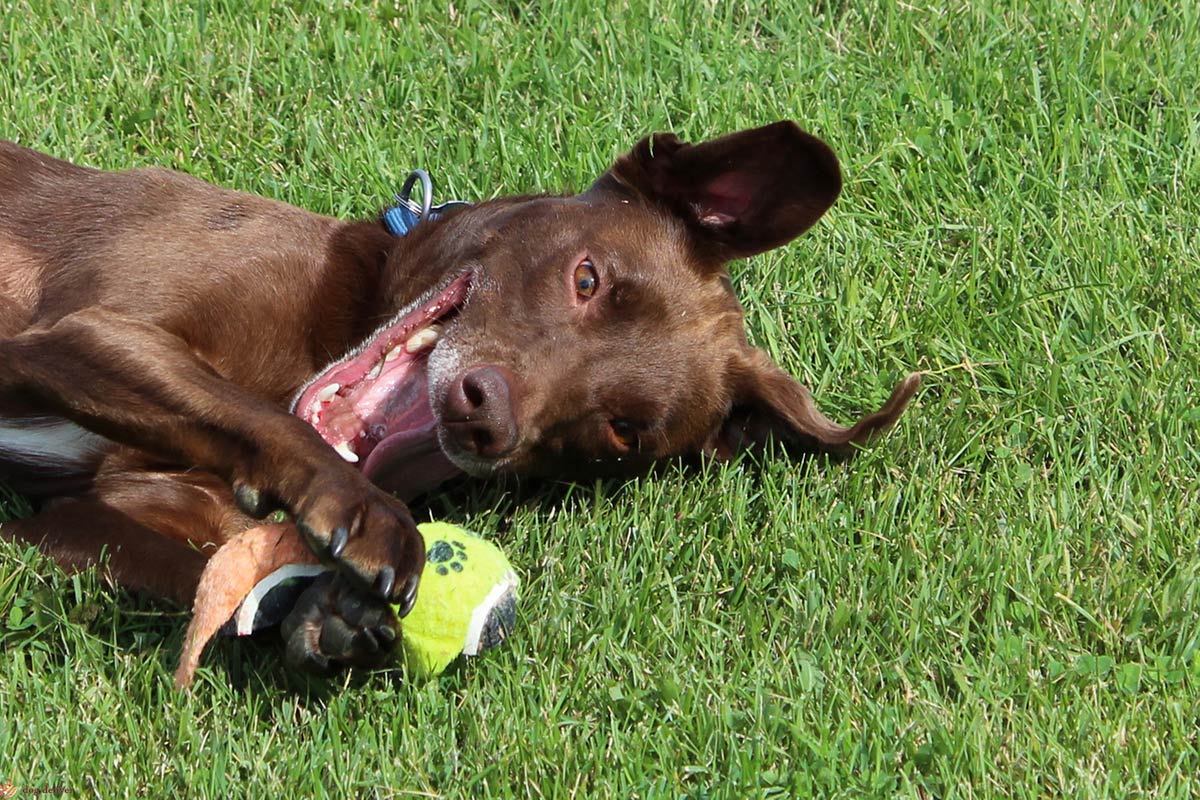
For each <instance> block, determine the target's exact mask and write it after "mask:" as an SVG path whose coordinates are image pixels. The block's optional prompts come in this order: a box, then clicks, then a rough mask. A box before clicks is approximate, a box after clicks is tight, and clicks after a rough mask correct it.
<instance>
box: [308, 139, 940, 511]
mask: <svg viewBox="0 0 1200 800" xmlns="http://www.w3.org/2000/svg"><path fill="white" fill-rule="evenodd" d="M840 190H841V174H840V170H839V168H838V162H837V158H836V157H835V156H834V154H833V152H832V151H831V150H830V149H829V148H828V147H827V146H826V145H825V144H824V143H822V142H821V141H820V140H819V139H817V138H816V137H814V136H811V135H809V134H807V133H805V132H804V131H802V130H801V129H800V128H798V127H797V126H796V125H795V124H793V123H791V122H779V123H776V124H774V125H768V126H766V127H762V128H757V129H754V130H748V131H743V132H740V133H735V134H732V135H729V136H724V137H721V138H719V139H715V140H712V141H709V142H705V143H703V144H699V145H688V144H685V143H684V142H681V141H680V140H679V139H678V138H676V137H675V136H673V135H670V134H656V135H654V136H650V137H647V138H646V139H643V140H642V141H641V142H639V143H638V144H637V146H636V147H635V148H634V149H633V151H632V152H630V153H629V154H628V155H626V156H624V157H622V158H620V159H619V160H618V161H617V162H616V164H614V165H613V167H612V168H611V169H610V170H609V171H608V172H606V173H605V174H604V175H602V176H601V177H600V178H599V179H598V180H597V181H596V182H595V184H593V185H592V187H591V188H589V189H588V190H587V191H585V192H583V193H582V194H578V195H573V196H563V197H547V196H539V197H526V198H507V199H501V200H496V201H492V202H488V203H483V204H480V205H478V206H474V207H471V208H469V209H466V210H463V211H459V212H457V213H456V214H454V215H452V216H450V217H448V218H446V219H443V220H441V221H439V222H436V223H433V224H428V225H426V226H423V229H422V228H418V230H417V231H416V232H414V233H413V234H411V235H410V237H409V239H411V241H409V242H405V244H404V246H403V248H401V249H400V252H399V253H398V254H397V255H395V256H394V258H400V259H403V260H404V261H405V265H404V266H403V267H402V268H399V269H396V270H395V271H394V272H393V273H392V277H391V280H392V282H393V285H390V286H388V285H385V287H384V288H385V292H386V293H387V294H388V296H396V297H402V296H405V288H406V284H412V283H413V282H416V283H420V284H423V285H427V286H428V285H433V286H435V287H436V288H435V290H433V291H432V292H431V293H429V294H428V295H426V296H425V297H423V298H421V300H420V301H419V302H418V303H416V304H411V305H409V307H408V308H406V309H405V310H404V312H402V313H400V314H398V315H397V316H396V318H395V321H393V322H392V323H390V324H389V325H388V326H385V327H384V328H383V329H381V330H380V332H377V334H376V335H375V336H373V337H372V338H371V339H370V340H369V341H368V343H367V344H366V345H365V346H364V348H363V350H362V351H361V353H360V354H358V355H356V356H354V357H353V358H352V359H350V360H348V361H346V362H342V363H343V364H353V363H355V361H356V360H357V361H358V362H361V364H360V366H359V367H357V368H356V370H354V371H353V372H355V373H356V374H357V373H361V374H362V376H371V373H374V376H373V377H370V378H369V381H367V382H366V383H364V381H365V380H366V378H365V377H364V378H363V379H361V380H359V381H358V382H357V383H354V384H353V387H357V388H352V391H350V392H347V385H348V384H347V380H349V378H348V377H347V376H350V377H353V376H351V375H350V372H346V371H345V368H344V367H343V372H342V373H340V374H341V376H342V377H340V378H339V377H338V375H339V373H338V372H337V369H335V368H331V369H330V370H327V371H326V372H325V373H323V376H322V377H321V378H318V380H317V381H315V382H314V384H312V385H310V387H309V388H308V389H307V390H306V391H305V392H304V393H303V394H302V395H301V397H300V398H299V403H298V407H297V411H298V413H301V414H302V415H304V416H307V417H309V418H310V419H311V420H312V421H313V422H314V424H315V425H316V426H317V428H318V430H319V431H321V432H322V434H323V435H324V436H325V438H326V439H327V440H328V441H330V442H331V444H335V445H341V446H340V448H339V449H340V450H341V451H342V452H343V455H346V456H347V457H350V458H359V459H362V458H365V459H366V469H367V472H368V474H371V475H372V477H374V478H375V479H377V480H380V481H381V482H383V483H385V484H391V485H393V486H397V485H399V486H400V487H401V488H405V489H408V490H410V491H412V490H414V488H427V487H426V486H425V484H426V483H429V482H433V481H435V480H440V479H441V478H442V477H444V475H443V474H442V472H443V471H445V470H444V466H446V465H444V462H443V463H442V464H439V463H438V462H439V460H441V457H442V456H443V455H444V456H445V457H447V458H448V459H449V462H450V463H451V464H453V465H454V467H456V468H458V469H461V470H464V471H466V472H468V473H471V474H476V475H486V474H491V473H494V472H498V471H516V472H532V473H553V474H556V475H568V476H580V475H593V474H598V473H608V472H612V471H614V469H615V470H622V471H623V470H625V469H636V468H639V467H643V466H645V465H646V464H648V463H649V462H651V461H653V460H655V459H658V458H662V457H665V456H671V455H678V454H687V453H711V454H714V455H717V456H728V455H731V454H733V453H735V452H737V451H739V450H741V449H743V448H745V447H747V446H753V445H757V444H761V443H762V442H764V441H765V440H766V439H768V438H771V437H776V438H778V439H779V440H780V441H781V442H782V443H783V444H784V445H785V446H789V447H791V448H794V449H797V450H801V451H806V452H821V451H824V452H831V453H835V454H842V453H846V452H848V451H849V450H850V449H852V448H853V446H854V445H856V444H858V443H861V442H862V441H864V440H865V439H866V438H867V437H869V436H870V435H871V434H872V433H874V432H876V431H878V430H881V429H883V428H885V427H887V426H888V425H890V424H891V423H893V422H894V421H895V420H896V418H897V417H898V416H899V415H900V413H901V412H902V411H903V410H904V407H905V405H906V404H907V402H908V400H909V398H910V397H911V396H912V393H913V392H914V391H915V389H916V385H917V378H916V377H915V376H910V377H909V378H908V379H906V380H905V381H904V382H902V383H901V384H900V386H898V387H897V388H896V390H895V392H894V393H893V395H892V397H891V399H890V400H889V401H888V402H887V403H886V404H885V405H884V407H883V408H882V409H880V410H879V411H877V412H875V413H874V414H871V415H869V416H867V417H865V418H863V419H862V420H860V421H859V422H858V423H857V424H856V425H854V426H853V427H850V428H844V427H842V426H839V425H837V424H835V423H833V422H831V421H830V420H828V419H827V418H825V417H824V416H823V415H822V414H821V413H820V412H819V411H818V410H817V409H816V407H815V405H814V404H813V402H812V399H811V397H810V395H809V393H808V391H807V390H806V389H805V388H804V387H803V386H802V385H800V384H799V383H798V382H796V381H795V380H794V379H792V378H791V377H789V376H788V375H786V374H785V373H784V372H783V371H782V370H780V369H779V368H778V367H777V366H775V365H774V364H773V363H772V362H771V360H770V359H769V358H768V357H767V356H766V354H765V353H763V352H762V351H761V350H758V349H756V348H753V347H751V346H750V345H749V344H748V342H747V340H746V336H745V333H744V330H743V315H742V309H741V306H740V305H739V303H738V301H737V298H736V297H735V296H734V293H733V288H732V284H731V281H730V278H729V273H728V272H727V271H726V269H725V265H726V264H727V263H728V262H729V261H730V260H733V259H737V258H743V257H746V256H751V255H754V254H756V253H761V252H763V251H765V250H769V249H771V248H774V247H778V246H780V245H783V244H785V243H787V242H789V241H791V240H792V239H794V238H795V237H796V236H798V235H799V234H801V233H802V232H803V231H805V230H806V229H808V228H809V227H810V226H811V225H812V224H813V223H815V222H816V221H817V219H819V218H820V216H821V215H822V214H823V213H824V212H825V211H826V209H828V208H829V206H830V205H831V204H832V203H833V201H834V199H835V198H836V197H837V195H838V193H839V191H840ZM417 276H419V277H417ZM439 276H440V277H439ZM410 291H411V289H410ZM405 342H407V343H408V344H407V346H401V344H402V343H405ZM362 353H365V354H366V355H362ZM387 354H392V360H390V361H389V360H387ZM380 365H382V366H380ZM389 376H393V377H392V378H390V379H389ZM329 386H337V387H338V388H337V389H333V390H331V389H329V388H328V387H329ZM364 387H365V388H364ZM368 396H371V397H372V398H373V399H372V400H371V401H370V402H367V400H366V398H367V397H368ZM380 408H384V409H385V411H380V410H379V409H380ZM350 409H354V411H353V413H350ZM339 420H341V423H339V422H338V421H339ZM376 422H377V425H376V426H375V427H374V428H373V427H372V426H373V424H375V423H376ZM364 434H365V435H364ZM335 440H338V441H335ZM343 442H345V444H342V443H343ZM435 442H436V447H435V446H434V443H435Z"/></svg>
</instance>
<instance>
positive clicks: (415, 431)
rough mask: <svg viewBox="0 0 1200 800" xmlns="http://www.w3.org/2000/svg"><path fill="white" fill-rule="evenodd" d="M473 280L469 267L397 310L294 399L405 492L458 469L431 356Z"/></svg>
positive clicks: (340, 445) (330, 435)
mask: <svg viewBox="0 0 1200 800" xmlns="http://www.w3.org/2000/svg"><path fill="white" fill-rule="evenodd" d="M470 283H471V275H470V274H469V273H467V274H463V275H460V276H459V277H458V278H456V279H454V280H453V281H451V282H450V283H449V284H448V285H447V286H446V287H445V288H443V289H441V290H440V291H437V292H435V293H434V294H433V296H432V297H428V298H423V299H422V300H419V301H418V302H416V303H414V304H413V305H412V306H411V307H410V308H409V309H406V310H405V311H403V312H401V313H400V314H398V315H397V316H396V317H395V318H394V319H393V320H392V321H391V322H389V323H387V324H386V325H384V326H383V327H382V328H380V329H379V330H377V331H376V332H375V333H374V334H372V335H371V336H370V337H369V338H368V339H367V341H366V342H365V343H364V344H363V345H362V346H361V347H360V348H358V349H357V350H356V351H355V352H353V353H351V354H350V355H349V356H347V357H346V358H343V359H341V360H340V361H337V362H335V363H333V364H331V365H330V366H328V367H326V368H325V370H324V371H322V372H321V373H320V374H319V375H318V376H317V377H316V378H314V379H313V380H312V381H311V382H310V383H309V384H308V386H306V387H305V388H304V389H303V390H302V391H301V392H300V394H299V396H298V397H297V398H296V401H295V403H294V404H293V407H292V411H293V413H295V414H297V415H298V416H300V417H301V418H303V419H304V420H306V421H307V422H309V423H310V424H311V425H312V426H313V427H314V428H315V429H316V431H317V433H319V434H320V435H321V438H323V439H324V440H325V441H326V442H328V443H329V444H330V445H331V446H332V447H333V448H334V450H336V451H337V452H338V454H339V455H341V457H342V458H344V459H345V460H346V461H349V462H350V463H353V464H358V465H359V466H360V467H361V468H362V470H363V472H364V473H365V474H366V475H367V477H369V478H371V479H372V480H374V481H375V482H376V483H379V484H381V485H384V486H386V487H388V488H391V489H394V490H396V491H400V492H403V493H404V494H405V495H407V496H413V495H416V494H420V493H421V492H423V491H427V490H428V489H431V488H433V487H434V486H436V485H437V484H438V483H441V482H442V481H444V480H446V479H447V478H449V477H451V476H452V475H454V474H456V473H457V472H459V470H458V469H457V468H456V467H454V465H453V464H452V463H451V462H450V460H449V459H447V458H446V457H445V456H444V455H443V454H442V452H441V448H440V447H439V446H438V445H437V420H436V418H435V416H434V413H433V409H432V407H431V406H430V402H429V380H428V375H427V373H426V362H427V361H428V358H429V354H430V353H431V352H432V351H433V348H434V347H435V346H436V345H437V343H438V341H439V339H440V338H441V334H442V330H443V327H444V325H445V324H446V323H447V322H448V321H449V320H450V319H451V318H452V317H453V316H454V315H455V314H456V313H457V311H458V310H459V309H460V308H461V307H462V305H463V303H464V302H465V301H466V298H467V294H468V291H469V289H470Z"/></svg>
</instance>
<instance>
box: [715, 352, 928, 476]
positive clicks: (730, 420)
mask: <svg viewBox="0 0 1200 800" xmlns="http://www.w3.org/2000/svg"><path fill="white" fill-rule="evenodd" d="M730 379H731V381H732V388H733V398H734V399H733V407H732V409H731V410H730V413H729V416H728V417H727V418H726V419H725V421H724V422H723V423H722V424H721V425H720V426H719V427H718V429H717V430H716V431H714V432H713V434H712V435H711V436H710V438H709V440H708V442H707V443H706V445H705V447H704V450H705V452H707V453H708V454H710V455H712V456H715V457H717V458H731V457H733V456H734V455H736V454H738V453H739V452H741V451H743V450H747V449H755V448H758V447H761V446H762V445H764V444H765V443H766V442H767V441H768V440H774V441H776V442H778V443H779V444H782V445H783V446H784V447H785V449H787V450H788V451H790V452H792V453H795V454H807V453H813V454H816V453H826V454H829V455H833V456H836V457H844V456H848V455H850V454H852V453H853V452H854V450H855V449H856V448H857V447H858V446H860V445H863V444H866V443H867V441H868V440H869V439H871V437H872V436H874V435H876V434H878V433H881V432H883V431H884V430H886V429H887V428H889V427H891V425H892V424H893V423H895V422H896V420H897V419H899V417H900V415H901V414H903V413H904V409H905V408H906V407H907V406H908V401H909V400H910V399H912V396H913V393H914V392H916V390H917V387H918V386H919V385H920V383H921V375H920V373H912V374H911V375H909V376H908V377H907V378H905V379H904V380H903V381H901V382H900V384H899V385H898V386H897V387H896V388H895V389H894V390H893V391H892V396H891V397H889V398H888V400H887V402H886V403H884V404H883V406H882V407H881V408H880V409H879V410H878V411H875V412H873V413H871V414H868V415H866V416H865V417H863V418H862V419H860V420H859V421H858V422H856V423H855V424H854V425H852V426H850V427H848V428H847V427H843V426H841V425H839V424H837V423H836V422H834V421H833V420H831V419H829V418H828V417H826V416H825V415H824V414H822V413H821V412H820V410H818V409H817V406H816V404H815V403H814V402H813V398H812V394H811V393H810V392H809V391H808V389H807V388H806V387H805V386H804V385H802V384H801V383H800V382H799V381H797V380H796V379H795V378H793V377H792V376H790V375H788V374H787V373H786V372H784V371H783V370H782V369H780V368H779V367H778V366H776V365H775V363H774V362H773V361H771V359H770V358H769V357H768V356H767V354H766V353H764V352H763V351H761V350H758V349H753V350H749V351H748V352H747V353H746V354H745V355H742V356H739V357H738V358H736V359H735V360H734V362H733V364H732V365H731V368H730Z"/></svg>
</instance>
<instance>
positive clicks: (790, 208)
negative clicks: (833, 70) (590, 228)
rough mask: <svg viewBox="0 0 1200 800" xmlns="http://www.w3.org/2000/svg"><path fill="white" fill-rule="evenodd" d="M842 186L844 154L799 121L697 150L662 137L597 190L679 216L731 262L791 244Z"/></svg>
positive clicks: (704, 246) (641, 147)
mask: <svg viewBox="0 0 1200 800" xmlns="http://www.w3.org/2000/svg"><path fill="white" fill-rule="evenodd" d="M841 188H842V174H841V170H840V168H839V167H838V160H837V156H835V155H834V154H833V151H832V150H830V149H829V147H828V146H826V145H825V143H824V142H822V141H821V140H820V139H818V138H817V137H815V136H813V135H811V134H808V133H805V132H804V131H802V130H801V129H800V128H799V126H797V125H796V124H795V123H794V122H789V121H786V120H785V121H782V122H776V123H774V124H772V125H766V126H764V127H762V128H754V129H752V130H747V131H741V132H739V133H732V134H729V135H728V136H722V137H721V138H719V139H713V140H712V141H708V142H703V143H702V144H697V145H690V144H687V143H685V142H682V141H680V140H679V138H678V137H677V136H675V135H674V134H671V133H656V134H654V135H652V136H647V137H646V138H645V139H643V140H642V141H640V142H638V144H637V146H636V147H634V148H633V150H632V151H631V152H630V153H628V154H627V155H625V156H622V157H621V158H620V159H618V161H617V163H616V164H614V165H613V167H612V169H610V170H609V171H608V172H607V173H605V174H604V175H603V176H602V177H601V178H600V179H599V180H598V181H597V182H596V183H595V184H594V185H593V187H592V190H591V191H606V190H610V191H611V190H617V191H629V190H632V191H634V192H637V193H638V194H640V195H642V196H644V197H645V198H646V199H648V200H649V201H651V202H652V203H654V204H656V205H659V206H661V207H663V208H665V209H667V210H668V211H670V212H671V213H672V214H674V215H676V216H678V217H680V218H681V219H683V220H684V222H685V223H686V224H687V225H688V227H689V229H690V230H691V231H692V234H693V239H694V241H695V242H696V244H697V245H698V246H699V247H700V249H701V251H702V254H703V255H704V256H705V257H708V258H713V259H716V260H720V261H722V262H724V261H729V260H731V259H734V258H743V257H745V256H751V255H754V254H756V253H761V252H763V251H765V250H770V249H771V248H773V247H779V246H780V245H782V244H786V243H787V242H790V241H791V240H792V239H794V238H796V237H797V236H799V235H800V234H801V233H803V232H804V231H805V230H807V229H808V228H809V227H810V226H812V224H813V223H814V222H816V221H817V220H818V219H820V217H821V215H822V214H824V213H825V211H826V209H828V208H829V207H830V206H831V205H833V201H834V200H835V199H836V198H837V196H838V193H839V192H840V191H841Z"/></svg>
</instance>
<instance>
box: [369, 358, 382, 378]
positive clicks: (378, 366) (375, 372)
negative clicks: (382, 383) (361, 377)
mask: <svg viewBox="0 0 1200 800" xmlns="http://www.w3.org/2000/svg"><path fill="white" fill-rule="evenodd" d="M381 372H383V362H382V361H377V362H375V366H373V367H371V371H370V372H368V373H367V375H366V379H367V380H369V381H373V380H375V379H376V378H378V377H379V373H381Z"/></svg>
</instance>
